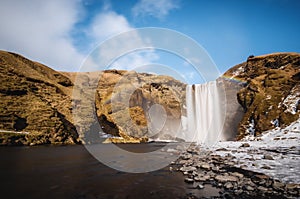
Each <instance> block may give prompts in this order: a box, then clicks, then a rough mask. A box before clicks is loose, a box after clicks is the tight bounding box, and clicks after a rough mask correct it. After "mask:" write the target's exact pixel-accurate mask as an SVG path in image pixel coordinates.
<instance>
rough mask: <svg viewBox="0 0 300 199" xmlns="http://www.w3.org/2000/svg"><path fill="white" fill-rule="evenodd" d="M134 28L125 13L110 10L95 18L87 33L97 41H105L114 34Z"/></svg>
mask: <svg viewBox="0 0 300 199" xmlns="http://www.w3.org/2000/svg"><path fill="white" fill-rule="evenodd" d="M105 10H106V9H105ZM132 28H133V27H132V26H131V25H130V24H129V22H128V21H127V19H126V18H125V17H124V16H123V15H119V14H117V13H116V12H113V11H111V10H109V11H103V12H101V13H100V14H98V15H97V16H96V17H95V18H94V20H93V22H92V24H91V27H90V29H89V31H88V33H87V34H89V35H90V36H92V37H93V38H94V39H96V40H97V41H104V40H105V39H108V38H109V37H111V36H113V35H116V34H119V33H121V32H125V31H128V30H131V29H132Z"/></svg>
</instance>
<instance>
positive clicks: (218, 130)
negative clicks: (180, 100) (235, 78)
mask: <svg viewBox="0 0 300 199" xmlns="http://www.w3.org/2000/svg"><path fill="white" fill-rule="evenodd" d="M218 85H219V83H218V82H217V81H211V82H207V83H205V84H196V85H188V86H187V88H186V91H187V92H186V105H187V130H186V133H185V140H186V141H189V142H197V143H198V144H204V145H208V146H209V145H212V144H214V143H215V142H216V141H219V140H221V139H222V129H223V124H224V113H225V107H226V106H224V103H226V102H224V95H223V92H222V89H220V86H218ZM225 101H226V100H225Z"/></svg>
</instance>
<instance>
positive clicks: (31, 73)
mask: <svg viewBox="0 0 300 199" xmlns="http://www.w3.org/2000/svg"><path fill="white" fill-rule="evenodd" d="M0 80H1V84H0V99H1V101H0V134H1V136H0V143H2V144H13V145H14V144H19V145H22V144H25V145H26V144H31V145H34V144H45V143H68V144H70V143H77V142H78V141H77V138H78V135H77V133H76V129H75V127H74V125H73V124H72V114H71V98H70V94H71V92H72V85H73V84H72V82H71V81H70V80H69V79H68V78H67V77H65V76H64V75H62V74H61V73H59V72H56V71H54V70H52V69H50V68H48V67H46V66H44V65H42V64H39V63H36V62H33V61H30V60H28V59H26V58H24V57H22V56H20V55H18V54H15V53H9V52H5V51H0ZM17 132H19V133H17Z"/></svg>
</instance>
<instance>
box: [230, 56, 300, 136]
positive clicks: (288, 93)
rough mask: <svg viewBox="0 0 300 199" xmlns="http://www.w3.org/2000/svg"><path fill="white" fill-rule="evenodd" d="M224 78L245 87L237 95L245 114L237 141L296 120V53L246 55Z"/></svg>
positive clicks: (299, 80)
mask: <svg viewBox="0 0 300 199" xmlns="http://www.w3.org/2000/svg"><path fill="white" fill-rule="evenodd" d="M224 76H226V77H230V78H231V79H238V80H241V81H244V82H245V87H244V88H242V89H241V90H240V91H239V92H238V93H237V99H238V101H239V103H240V104H241V105H242V106H243V108H244V111H245V115H244V117H243V119H242V121H241V122H240V124H239V127H238V132H239V133H238V139H240V138H242V137H244V136H245V135H248V134H251V133H254V134H255V135H259V134H261V133H262V132H263V131H266V130H269V129H272V128H275V127H277V126H280V127H283V126H286V125H289V124H290V123H292V122H293V121H295V120H297V119H298V118H299V114H300V54H298V53H275V54H269V55H264V56H250V57H249V58H248V60H247V61H246V62H244V63H241V64H239V65H237V66H235V67H233V68H231V69H230V70H228V71H227V72H226V73H225V74H224Z"/></svg>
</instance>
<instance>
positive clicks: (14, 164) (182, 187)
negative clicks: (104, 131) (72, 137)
mask: <svg viewBox="0 0 300 199" xmlns="http://www.w3.org/2000/svg"><path fill="white" fill-rule="evenodd" d="M122 147H123V148H124V147H125V148H126V145H123V146H122ZM128 147H129V148H131V150H132V148H133V146H132V145H128ZM135 147H136V148H137V150H139V151H141V150H142V149H143V148H145V150H149V148H151V149H155V148H159V147H160V146H159V145H156V144H155V143H152V144H143V145H136V146H135ZM0 157H1V160H0V180H1V185H0V197H1V198H51V199H52V198H76V199H77V198H78V199H79V198H82V199H84V198H144V199H146V198H185V197H186V195H187V194H188V193H193V194H194V195H196V196H199V197H200V196H210V195H211V194H216V190H215V189H214V188H212V187H208V186H206V187H207V188H205V189H203V190H199V189H193V188H189V187H187V185H186V184H185V183H184V180H183V179H184V177H183V175H182V174H181V173H179V172H170V171H169V169H168V168H164V169H161V170H158V171H154V172H150V173H141V174H132V173H124V172H120V171H117V170H114V169H111V168H109V167H107V166H105V165H103V164H101V163H99V162H98V161H97V160H96V159H95V158H94V157H93V156H92V155H90V154H89V153H88V152H87V150H86V149H85V147H84V146H39V147H0Z"/></svg>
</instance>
